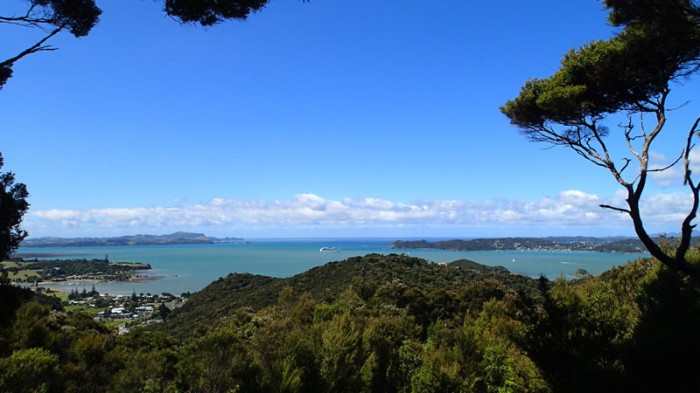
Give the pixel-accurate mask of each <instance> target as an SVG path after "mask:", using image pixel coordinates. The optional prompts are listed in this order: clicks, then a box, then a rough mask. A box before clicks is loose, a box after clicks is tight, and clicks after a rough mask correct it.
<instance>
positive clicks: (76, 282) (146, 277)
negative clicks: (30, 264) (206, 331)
mask: <svg viewBox="0 0 700 393" xmlns="http://www.w3.org/2000/svg"><path fill="white" fill-rule="evenodd" d="M167 277H171V276H165V275H150V274H131V275H129V278H128V279H126V280H104V279H99V278H88V277H85V278H80V277H77V278H71V279H66V280H61V281H53V280H49V281H39V282H38V283H37V284H36V285H37V286H39V287H46V288H51V289H54V290H58V291H69V290H70V289H71V288H69V287H75V286H81V285H82V286H85V285H100V284H115V283H148V282H153V281H158V280H161V279H164V278H167ZM172 277H177V276H176V275H175V276H172Z"/></svg>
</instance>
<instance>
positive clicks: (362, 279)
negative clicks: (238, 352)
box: [158, 254, 536, 336]
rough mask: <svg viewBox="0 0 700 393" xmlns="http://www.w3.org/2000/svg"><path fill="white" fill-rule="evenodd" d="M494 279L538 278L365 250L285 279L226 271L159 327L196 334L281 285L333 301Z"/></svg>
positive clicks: (526, 284) (525, 282)
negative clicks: (389, 287)
mask: <svg viewBox="0 0 700 393" xmlns="http://www.w3.org/2000/svg"><path fill="white" fill-rule="evenodd" d="M489 278H494V279H497V280H499V281H501V282H504V283H506V284H507V285H509V286H510V287H514V288H521V289H525V290H534V288H535V282H536V280H533V279H531V278H529V277H525V276H520V275H515V274H510V272H509V271H508V270H507V269H506V268H504V267H489V266H484V265H480V264H478V263H476V262H472V261H468V260H459V261H455V262H453V263H451V264H447V265H446V266H445V265H439V264H436V263H430V262H427V261H425V260H424V259H420V258H415V257H410V256H407V255H396V254H391V255H380V254H368V255H366V256H363V257H352V258H349V259H347V260H344V261H339V262H330V263H327V264H325V265H323V266H318V267H315V268H312V269H310V270H308V271H306V272H304V273H301V274H298V275H296V276H293V277H289V278H273V277H266V276H259V275H253V274H238V273H236V274H229V275H228V276H227V277H225V278H219V279H218V280H216V281H214V282H212V283H211V284H209V285H208V286H207V287H205V288H204V289H202V290H201V291H199V292H197V293H194V294H192V295H191V297H190V298H189V300H188V301H187V303H186V304H185V305H184V306H183V307H182V308H181V309H179V310H178V311H176V312H174V313H173V314H172V315H171V316H170V317H169V318H168V320H167V321H166V323H164V324H163V325H162V326H159V327H158V328H162V329H165V330H167V331H168V332H169V333H172V334H174V335H176V336H185V335H188V334H192V332H194V331H197V330H199V331H200V332H202V331H204V330H206V329H208V328H210V327H211V326H215V325H217V324H219V323H222V322H223V321H225V320H226V319H227V318H229V317H230V316H231V315H233V314H234V313H235V312H236V310H238V309H240V308H242V307H243V308H247V309H252V310H255V311H257V310H260V309H263V308H265V307H268V306H271V305H274V304H277V303H278V298H279V294H280V292H281V290H282V289H283V288H287V287H288V288H291V289H292V291H293V293H294V295H295V296H299V295H301V294H303V293H306V294H308V295H311V296H312V297H313V298H315V299H318V300H322V301H328V302H332V301H333V300H334V299H336V298H337V296H339V294H340V293H342V292H343V291H345V290H347V289H351V288H352V289H354V290H356V291H358V292H359V293H365V294H367V296H372V295H373V294H374V293H375V292H376V291H378V290H381V289H380V288H381V287H382V286H383V285H385V284H387V283H400V285H402V286H405V287H407V288H417V289H419V290H420V291H423V292H426V293H428V292H430V291H433V290H438V289H444V288H452V289H454V288H459V287H463V286H464V285H467V284H468V283H470V282H473V281H476V280H480V279H489Z"/></svg>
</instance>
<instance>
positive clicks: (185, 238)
mask: <svg viewBox="0 0 700 393" xmlns="http://www.w3.org/2000/svg"><path fill="white" fill-rule="evenodd" d="M241 241H243V239H239V238H235V237H226V238H216V237H210V236H206V235H205V234H203V233H190V232H175V233H171V234H168V235H131V236H118V237H77V238H63V237H40V238H30V239H26V240H24V241H23V242H22V245H21V246H22V247H105V246H159V245H173V244H214V243H232V242H241Z"/></svg>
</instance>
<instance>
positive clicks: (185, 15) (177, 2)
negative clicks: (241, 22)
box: [165, 0, 268, 26]
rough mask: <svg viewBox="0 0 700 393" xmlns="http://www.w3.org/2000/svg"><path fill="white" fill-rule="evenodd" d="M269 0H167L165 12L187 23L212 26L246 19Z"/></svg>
mask: <svg viewBox="0 0 700 393" xmlns="http://www.w3.org/2000/svg"><path fill="white" fill-rule="evenodd" d="M267 2H268V0H224V1H221V0H165V12H167V14H168V15H170V16H173V17H177V18H178V19H180V20H181V21H183V22H185V23H189V22H194V23H199V24H201V25H202V26H211V25H214V24H216V23H219V22H221V21H223V20H225V19H246V18H247V17H248V15H249V14H250V13H251V12H255V11H259V10H261V9H262V8H263V7H264V6H265V4H267Z"/></svg>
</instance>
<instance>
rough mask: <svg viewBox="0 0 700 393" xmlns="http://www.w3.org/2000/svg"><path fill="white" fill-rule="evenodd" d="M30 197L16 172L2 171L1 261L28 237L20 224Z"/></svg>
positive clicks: (0, 180) (0, 190)
mask: <svg viewBox="0 0 700 393" xmlns="http://www.w3.org/2000/svg"><path fill="white" fill-rule="evenodd" d="M0 86H2V79H1V78H0ZM3 164H4V159H3V157H2V154H0V169H2V167H3ZM28 197H29V192H28V191H27V187H26V186H25V185H24V184H22V183H15V174H14V173H12V172H0V261H4V260H7V258H9V256H10V254H11V253H12V252H13V251H14V250H16V249H17V247H19V244H20V242H21V241H22V240H23V239H24V238H25V237H27V231H25V230H23V229H22V228H21V227H20V224H21V223H22V217H23V216H24V213H26V212H27V209H29V202H27V198H28ZM0 283H1V282H0Z"/></svg>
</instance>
